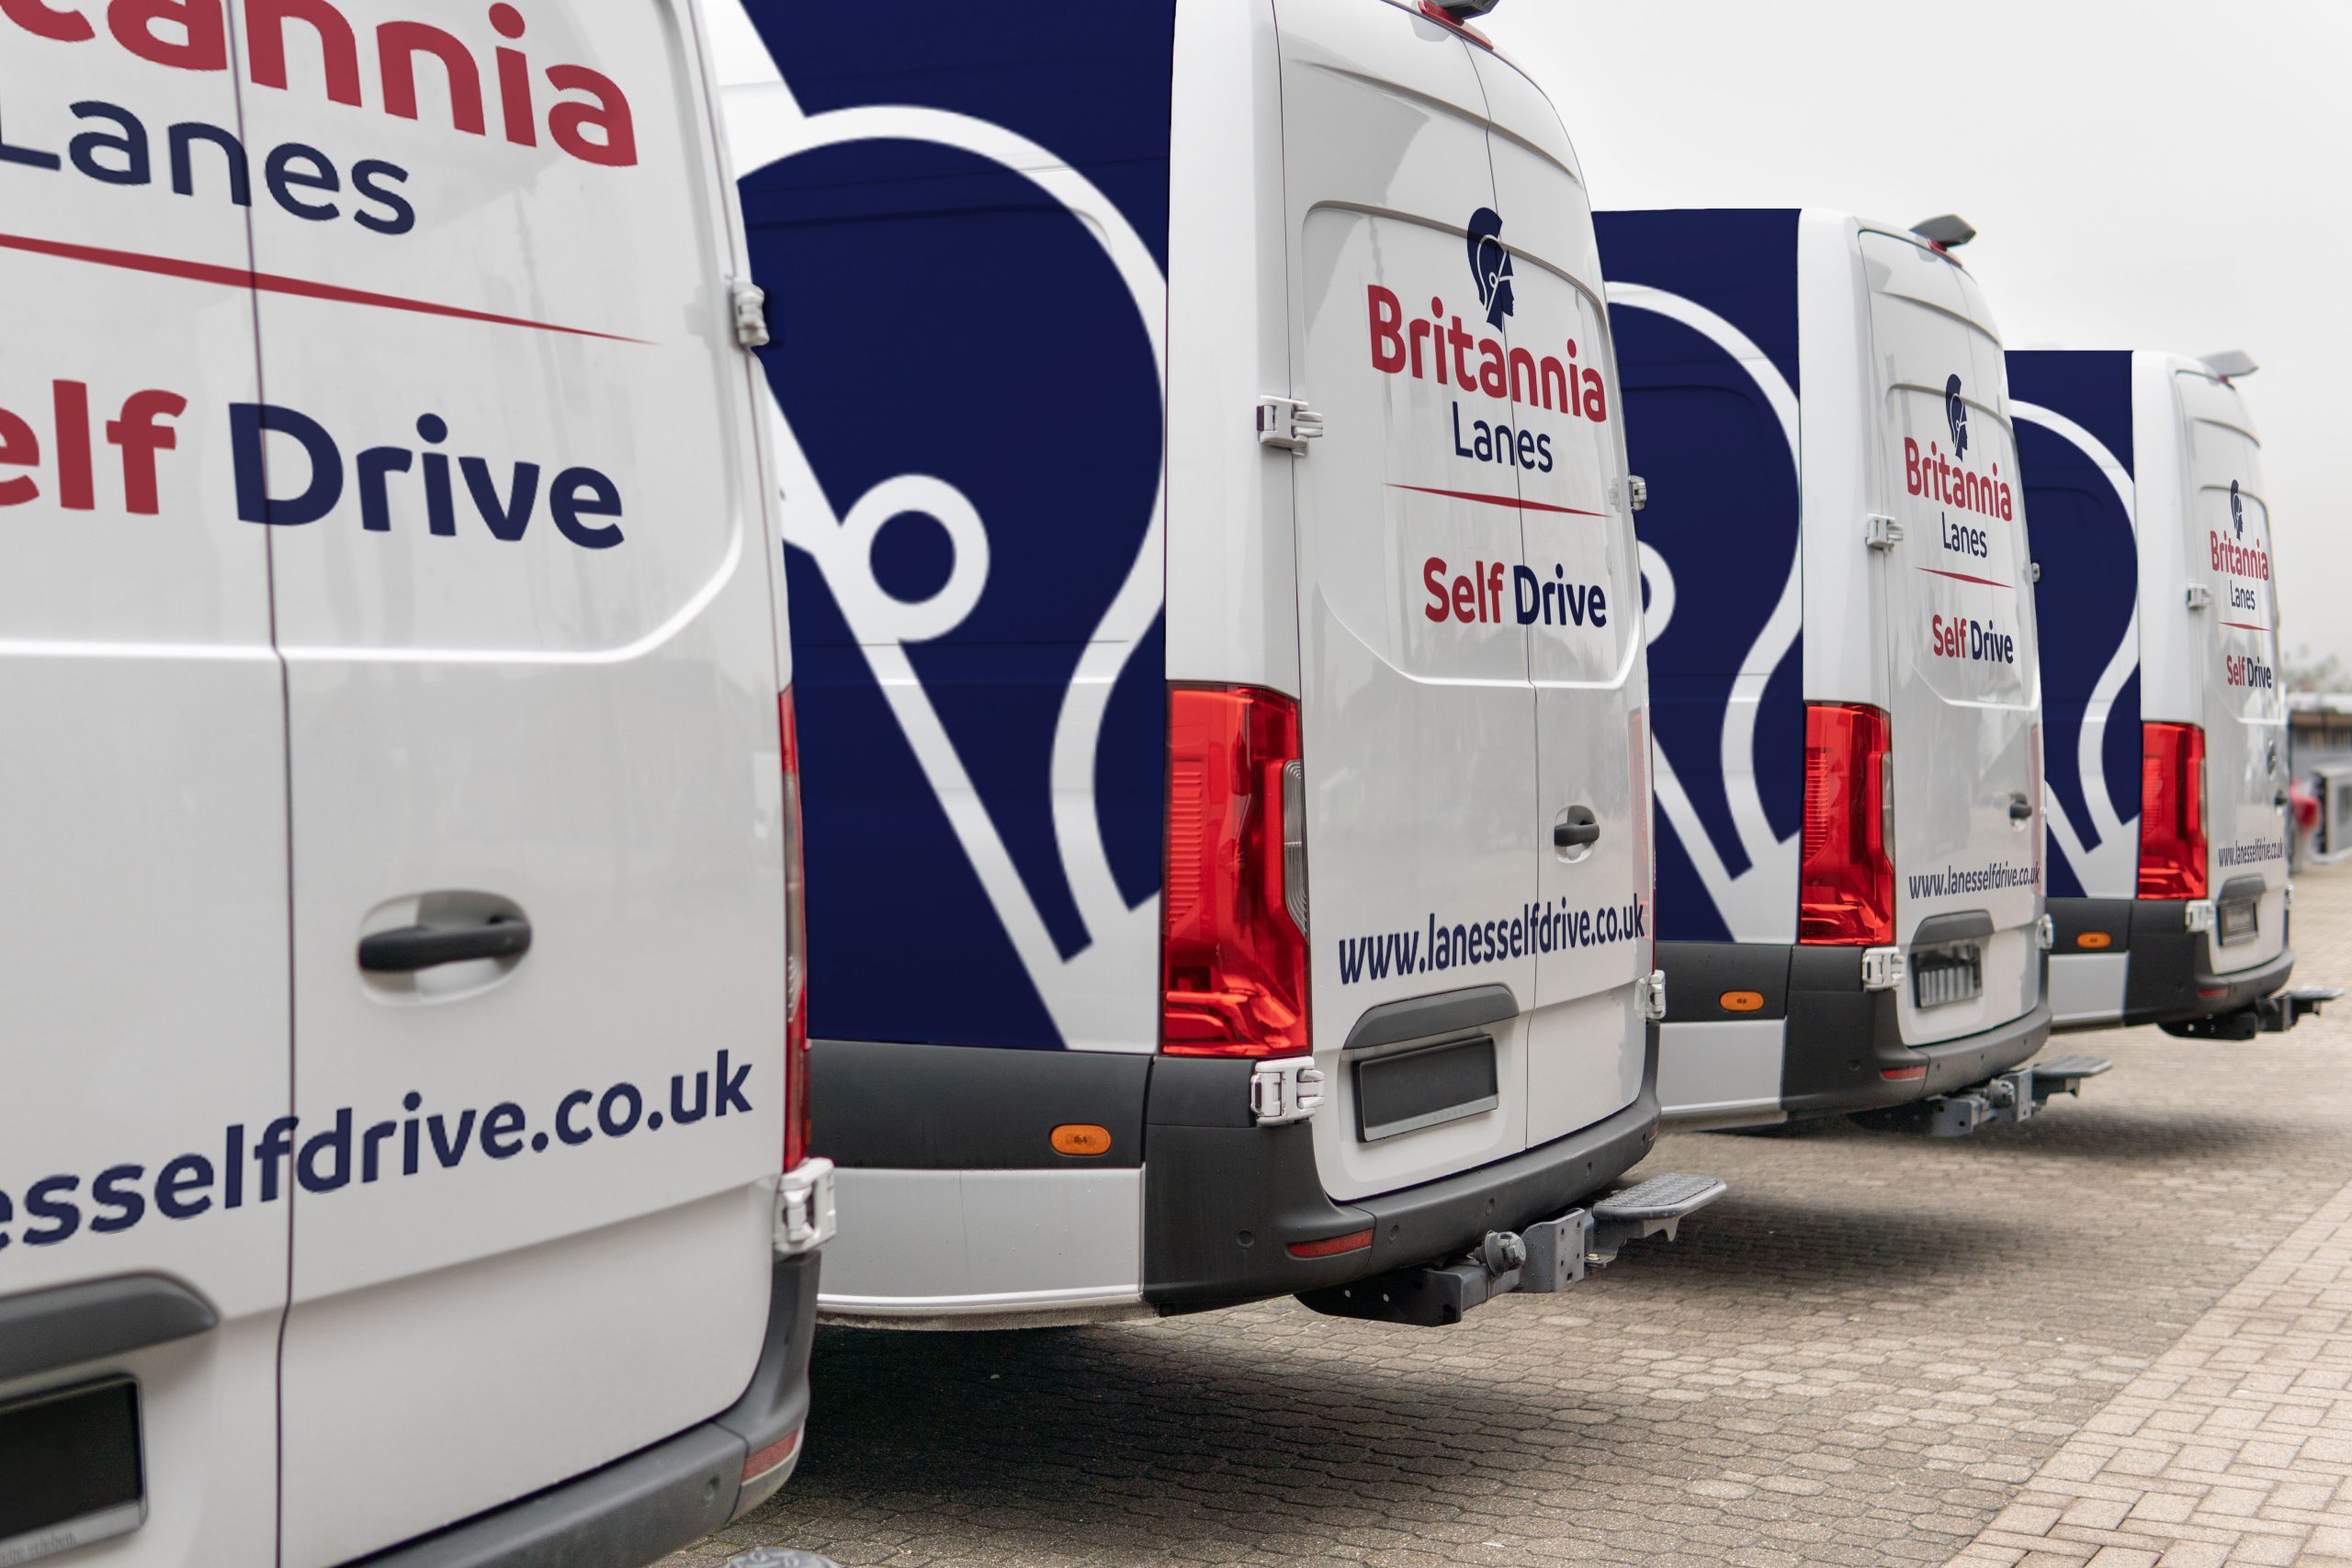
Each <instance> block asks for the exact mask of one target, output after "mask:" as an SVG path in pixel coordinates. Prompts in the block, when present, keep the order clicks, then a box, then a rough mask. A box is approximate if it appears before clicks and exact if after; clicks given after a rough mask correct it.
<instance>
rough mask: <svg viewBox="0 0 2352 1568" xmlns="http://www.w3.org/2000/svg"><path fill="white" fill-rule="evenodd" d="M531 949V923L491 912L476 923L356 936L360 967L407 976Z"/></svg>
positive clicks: (408, 927)
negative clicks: (485, 920)
mask: <svg viewBox="0 0 2352 1568" xmlns="http://www.w3.org/2000/svg"><path fill="white" fill-rule="evenodd" d="M530 951H531V922H530V921H528V920H526V919H522V918H521V917H519V916H510V915H493V916H492V917H491V919H490V921H489V923H488V924H486V925H479V926H402V927H401V928H400V929H399V930H398V931H378V932H377V933H376V934H375V935H373V936H363V937H361V938H360V939H359V967H361V968H362V969H366V970H368V971H369V972H370V973H373V974H379V975H407V974H413V972H415V971H416V970H419V969H431V968H434V967H435V966H437V965H439V964H462V963H464V962H465V961H466V960H468V959H469V958H520V957H522V956H523V954H525V953H528V952H530Z"/></svg>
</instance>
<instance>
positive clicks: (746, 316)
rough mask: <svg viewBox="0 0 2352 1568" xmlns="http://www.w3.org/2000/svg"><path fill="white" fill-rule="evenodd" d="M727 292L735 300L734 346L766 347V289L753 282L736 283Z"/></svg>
mask: <svg viewBox="0 0 2352 1568" xmlns="http://www.w3.org/2000/svg"><path fill="white" fill-rule="evenodd" d="M728 293H729V297H730V298H731V299H733V300H734V302H735V344H736V346H737V347H739V348H765V347H767V345H768V291H767V290H766V289H764V288H761V287H760V286H759V285H757V284H755V283H737V284H734V285H731V286H730V287H729V290H728Z"/></svg>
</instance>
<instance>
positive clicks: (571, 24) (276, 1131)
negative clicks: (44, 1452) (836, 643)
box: [0, 0, 785, 1565]
mask: <svg viewBox="0 0 2352 1568" xmlns="http://www.w3.org/2000/svg"><path fill="white" fill-rule="evenodd" d="M128 14H129V12H128V8H125V7H120V6H118V7H114V8H112V10H111V11H107V10H106V9H105V8H102V7H98V6H86V7H81V8H79V9H78V10H75V11H70V12H69V11H68V10H66V9H63V8H50V9H43V8H40V7H32V8H29V10H28V8H26V7H12V8H11V9H10V12H9V17H10V18H12V19H0V54H5V57H6V60H7V62H9V64H10V65H11V66H12V67H14V68H15V69H14V70H13V71H12V72H11V73H9V76H8V80H7V82H6V92H7V97H6V116H7V119H6V125H7V142H8V145H9V149H10V154H11V155H10V156H9V157H8V158H7V159H6V161H0V214H5V218H0V297H5V298H6V299H9V300H11V301H14V302H38V305H39V308H38V309H17V310H11V311H10V326H9V329H8V345H7V351H6V354H5V355H0V409H5V410H6V411H7V412H6V413H5V414H0V725H5V727H6V734H7V735H8V737H9V744H8V746H7V747H6V760H5V761H0V879H5V880H6V884H7V886H9V888H10V889H11V896H10V897H9V898H8V900H7V901H6V906H5V908H0V947H5V948H6V951H7V952H8V953H10V955H11V960H10V964H9V979H8V981H7V982H6V1010H7V1013H8V1016H9V1019H10V1023H9V1027H8V1029H7V1032H6V1044H5V1047H0V1050H4V1051H5V1055H6V1066H7V1072H8V1077H9V1082H10V1091H9V1093H8V1095H7V1096H6V1102H5V1108H0V1303H15V1304H17V1305H18V1306H24V1305H25V1303H33V1304H34V1305H35V1306H38V1304H39V1303H40V1301H41V1300H43V1299H47V1300H52V1301H55V1300H61V1299H64V1298H55V1297H49V1298H42V1297H40V1296H39V1295H38V1294H37V1293H38V1292H43V1291H45V1290H48V1289H50V1288H52V1287H60V1286H66V1285H72V1284H76V1283H84V1284H90V1285H91V1286H92V1287H93V1288H94V1289H96V1290H98V1291H100V1292H106V1291H115V1290H120V1289H122V1288H123V1287H120V1286H119V1285H114V1284H106V1283H102V1282H104V1281H119V1280H122V1279H123V1278H124V1277H126V1276H134V1277H148V1278H149V1279H150V1280H151V1281H152V1283H151V1284H150V1285H148V1286H141V1287H140V1288H141V1289H142V1290H146V1291H148V1292H149V1294H150V1295H151V1296H152V1297H153V1299H155V1300H165V1301H168V1300H180V1305H179V1307H178V1308H176V1309H174V1311H175V1312H176V1314H177V1315H175V1314H174V1311H148V1312H147V1313H146V1314H145V1316H144V1317H142V1318H141V1321H142V1322H146V1323H148V1324H149V1325H150V1326H151V1329H152V1332H153V1334H159V1335H164V1339H163V1340H160V1341H158V1342H157V1343H155V1344H153V1345H152V1346H149V1347H146V1348H141V1345H140V1343H139V1337H137V1336H134V1337H132V1338H131V1339H130V1340H107V1341H101V1340H94V1339H71V1338H68V1339H65V1340H60V1341H57V1342H56V1343H58V1344H59V1345H61V1346H62V1347H63V1348H62V1350H61V1351H60V1354H61V1355H63V1356H64V1357H66V1359H64V1360H62V1361H60V1360H57V1359H55V1358H51V1359H49V1360H45V1361H43V1362H41V1363H40V1364H33V1363H30V1362H28V1361H26V1360H24V1359H22V1358H21V1357H18V1358H16V1359H0V1402H5V1401H6V1400H9V1399H11V1398H13V1397H14V1396H16V1395H18V1394H20V1393H27V1392H28V1391H35V1390H42V1389H47V1388H50V1387H53V1386H58V1385H59V1384H61V1383H62V1382H77V1381H79V1380H82V1379H84V1378H98V1377H107V1376H112V1375H116V1374H121V1373H128V1374H129V1375H130V1376H131V1377H133V1378H134V1379H135V1380H136V1386H137V1395H136V1396H137V1411H138V1416H137V1419H138V1420H139V1422H140V1423H141V1438H143V1448H144V1455H145V1471H144V1479H143V1486H142V1487H141V1497H140V1498H139V1503H140V1507H141V1508H143V1517H144V1519H145V1523H144V1525H143V1527H141V1529H140V1530H139V1533H138V1534H137V1535H136V1536H135V1537H133V1539H132V1540H131V1542H130V1545H129V1551H128V1557H127V1559H126V1560H129V1561H137V1562H270V1561H273V1560H275V1561H278V1562H284V1563H287V1564H289V1565H293V1564H308V1563H316V1562H340V1561H343V1560H345V1559H347V1558H350V1557H354V1556H357V1555H361V1554H364V1553H366V1552H368V1551H374V1550H376V1549H378V1548H379V1547H383V1546H386V1545H389V1544H390V1543H392V1542H395V1541H397V1540H401V1539H404V1538H406V1537H409V1536H413V1535H414V1534H416V1533H419V1532H421V1531H423V1530H426V1529H433V1528H435V1527H437V1526H439V1525H441V1524H444V1523H447V1522H449V1521H450V1520H453V1519H455V1518H458V1517H464V1516H467V1515H469V1514H473V1513H476V1512H478V1511H481V1510H482V1509H485V1508H489V1507H492V1506H496V1505H498V1504H501V1503H503V1502H505V1501H507V1500H509V1499H512V1498H514V1497H516V1496H519V1495H524V1494H526V1493H529V1492H531V1491H534V1490H536V1489H537V1488H539V1487H541V1486H544V1485H546V1484H548V1483H551V1482H555V1481H558V1480H560V1479H562V1478H564V1477H567V1476H569V1475H571V1474H574V1473H576V1472H581V1471H582V1470H586V1469H590V1468H593V1467H594V1466H596V1465H598V1464H601V1463H603V1462H605V1461H609V1460H612V1459H615V1458H616V1457H618V1456H620V1455H622V1454H624V1453H627V1452H629V1451H631V1450H636V1449H638V1448H640V1447H643V1446H644V1445H646V1444H648V1443H650V1442H652V1441H655V1440H657V1439H659V1438H662V1437H664V1436H667V1435H669V1434H670V1433H672V1432H674V1431H677V1430H679V1429H681V1428H683V1427H687V1426H689V1425H691V1424H692V1423H693V1422H695V1421H696V1420H698V1419H700V1418H702V1417H704V1416H708V1415H711V1414H713V1413H715V1412H717V1411H718V1410H720V1409H723V1408H724V1407H725V1406H726V1405H727V1404H729V1402H730V1401H731V1400H732V1399H733V1398H734V1397H735V1395H736V1394H737V1393H739V1392H740V1391H741V1389H742V1387H743V1385H744V1383H745V1382H746V1381H747V1380H748V1379H749V1377H750V1374H751V1372H752V1363H753V1359H754V1358H755V1357H756V1356H757V1354H758V1351H759V1348H760V1346H761V1343H762V1341H763V1328H764V1324H765V1319H766V1312H767V1303H768V1283H769V1262H770V1257H771V1248H770V1246H769V1239H770V1227H771V1216H770V1215H769V1213H767V1212H766V1210H765V1209H764V1208H763V1201H762V1189H761V1182H762V1179H763V1178H765V1179H768V1180H770V1181H772V1180H773V1179H774V1177H775V1172H776V1170H777V1168H778V1165H779V1154H780V1149H781V1144H782V1137H783V1118H782V1111H783V1092H784V1085H783V1081H782V1077H783V1043H784V1039H785V1019H784V997H785V976H784V962H785V959H784V953H785V947H784V930H783V922H784V866H783V863H782V853H781V850H780V847H779V846H780V843H781V834H780V831H779V823H780V817H781V800H780V796H781V791H782V784H781V779H780V776H779V773H778V756H779V736H778V727H777V711H776V702H777V693H778V690H779V684H780V682H779V664H778V655H777V637H778V631H779V623H778V621H777V619H776V615H775V608H774V605H773V602H772V600H771V597H770V581H771V578H772V576H773V572H772V569H771V564H770V562H769V558H768V551H769V546H768V544H767V542H766V541H767V536H766V532H765V529H764V526H763V511H762V504H761V502H760V499H759V497H760V492H761V491H762V489H763V484H762V481H761V479H760V475H759V473H758V462H757V457H756V452H757V443H756V428H757V427H756V425H755V424H754V423H753V422H752V410H753V404H752V399H751V396H750V390H751V389H750V383H749V380H748V366H747V364H746V363H745V362H744V361H742V360H741V358H740V357H739V356H738V355H737V352H736V345H735V342H734V333H733V311H732V307H731V302H730V301H729V299H728V295H727V277H728V276H729V273H730V271H732V270H734V269H735V268H736V265H737V264H736V262H735V260H734V256H733V251H732V247H731V241H730V236H729V219H728V212H729V195H728V191H727V188H726V184H725V180H724V175H723V171H722V168H721V164H720V158H719V155H718V149H717V146H716V144H715V139H714V137H713V134H712V130H711V121H710V117H709V113H708V109H707V104H706V101H705V89H704V84H703V81H702V74H701V66H700V54H699V45H698V43H697V41H696V21H695V15H694V13H693V11H692V9H691V7H689V6H684V5H679V4H673V3H670V0H653V3H639V4H633V5H628V6H598V7H596V8H594V16H593V19H590V17H588V14H586V13H579V14H574V13H571V12H568V11H562V10H560V9H559V8H556V7H551V6H545V5H536V6H532V5H526V6H519V7H510V6H492V7H490V8H489V9H488V11H487V13H485V11H484V9H483V8H482V7H481V6H478V5H458V4H456V3H455V0H404V3H402V4H401V5H398V6H392V5H389V4H378V3H374V0H368V3H361V0H348V3H347V4H346V5H345V6H341V7H336V6H311V7H305V8H303V10H302V12H301V14H300V17H288V18H286V19H282V20H277V21H273V22H267V23H264V24H262V28H261V30H260V31H253V30H250V28H251V18H252V17H254V16H258V15H261V14H262V8H254V11H252V12H248V11H247V10H246V9H244V8H243V7H233V6H232V7H214V8H212V9H211V11H210V13H209V16H210V17H211V18H212V19H211V20H210V21H209V22H208V21H207V20H206V19H205V18H206V16H207V8H206V7H202V6H198V7H191V8H190V9H189V17H190V18H191V21H190V24H189V26H188V28H187V29H186V36H185V38H184V39H183V38H182V37H181V36H180V35H179V34H177V33H175V36H174V37H173V39H169V40H162V39H154V38H152V37H150V36H148V35H147V34H146V33H144V32H143V31H142V30H141V29H142V28H144V27H145V26H146V24H144V23H141V22H137V21H131V20H127V19H126V17H128ZM28 16H29V17H31V18H32V19H31V20H29V21H28V20H27V19H26V18H27V17H28ZM176 26H177V24H175V27H176ZM208 29H209V30H208ZM420 928H423V929H422V930H420ZM181 1298H184V1299H181ZM28 1310H30V1309H28ZM208 1323H209V1324H211V1325H213V1326H210V1327H209V1329H208V1328H207V1327H206V1326H205V1325H207V1324H208ZM142 1332H144V1331H142ZM17 1343H18V1347H19V1348H21V1347H22V1345H23V1343H24V1341H22V1340H19V1341H18V1342H17ZM623 1371H626V1373H627V1376H626V1377H625V1378H623V1377H621V1376H620V1375H619V1374H620V1373H621V1372H623ZM9 1419H10V1417H9V1416H7V1415H6V1413H5V1412H0V1441H5V1440H6V1439H5V1432H6V1423H7V1422H8V1420H9ZM138 1512H139V1511H138V1510H137V1509H134V1510H133V1513H132V1515H131V1516H130V1517H131V1521H132V1522H133V1523H136V1521H137V1517H138ZM25 1522H26V1521H18V1523H25ZM33 1522H34V1523H36V1524H38V1523H39V1521H33ZM10 1533H11V1532H10V1531H9V1530H8V1529H0V1537H6V1536H7V1535H9V1534H10Z"/></svg>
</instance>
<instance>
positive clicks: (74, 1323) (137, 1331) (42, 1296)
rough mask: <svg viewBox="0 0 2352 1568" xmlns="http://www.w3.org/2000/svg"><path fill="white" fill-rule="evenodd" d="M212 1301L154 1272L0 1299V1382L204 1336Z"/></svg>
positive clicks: (216, 1318) (212, 1316)
mask: <svg viewBox="0 0 2352 1568" xmlns="http://www.w3.org/2000/svg"><path fill="white" fill-rule="evenodd" d="M219 1326H220V1314H219V1313H217V1312H215V1311H214V1310H213V1308H212V1303H210V1302H208V1301H206V1300H205V1299H204V1298H203V1297H202V1296H199V1295H198V1294H197V1293H196V1292H194V1291H191V1290H189V1289H188V1288H187V1286H186V1285H183V1284H181V1283H180V1282H179V1281H178V1280H167V1279H165V1278H164V1276H163V1275H161V1274H119V1275H116V1276H115V1277H113V1278H112V1279H107V1280H83V1281H82V1282H81V1283H79V1284H74V1285H57V1286H53V1287H51V1289H49V1290H45V1291H32V1292H28V1293H26V1294H24V1295H21V1296H10V1297H8V1298H7V1299H6V1300H5V1301H0V1382H14V1381H15V1380H16V1379H17V1378H26V1377H37V1376H39V1375H40V1374H42V1373H44V1372H58V1371H64V1370H65V1369H66V1368H68V1367H78V1366H80V1365H82V1364H83V1363H84V1362H85V1361H110V1360H114V1359H117V1358H119V1357H122V1356H128V1355H130V1353H131V1352H132V1351H134V1350H144V1349H146V1348H149V1347H150V1346H153V1345H168V1344H170V1343H171V1342H172V1341H173V1340H175V1339H187V1338H189V1337H193V1336H195V1335H198V1334H209V1333H210V1332H211V1331H212V1330H213V1329H215V1328H218V1327H219Z"/></svg>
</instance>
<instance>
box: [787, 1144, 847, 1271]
mask: <svg viewBox="0 0 2352 1568" xmlns="http://www.w3.org/2000/svg"><path fill="white" fill-rule="evenodd" d="M833 1185H834V1184H833V1162H832V1161H831V1160H829V1159H808V1160H802V1161H801V1162H800V1164H799V1165H797V1166H796V1167H795V1168H792V1169H790V1170H787V1171H786V1172H785V1173H784V1177H783V1179H781V1180H779V1181H778V1182H777V1183H776V1186H775V1255H776V1256H777V1257H778V1258H795V1257H797V1256H799V1255H800V1254H801V1253H804V1252H814V1251H815V1250H816V1249H817V1248H819V1247H822V1246H824V1245H825V1244H826V1243H827V1242H829V1241H831V1240H832V1239H833V1229H834V1216H833Z"/></svg>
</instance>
